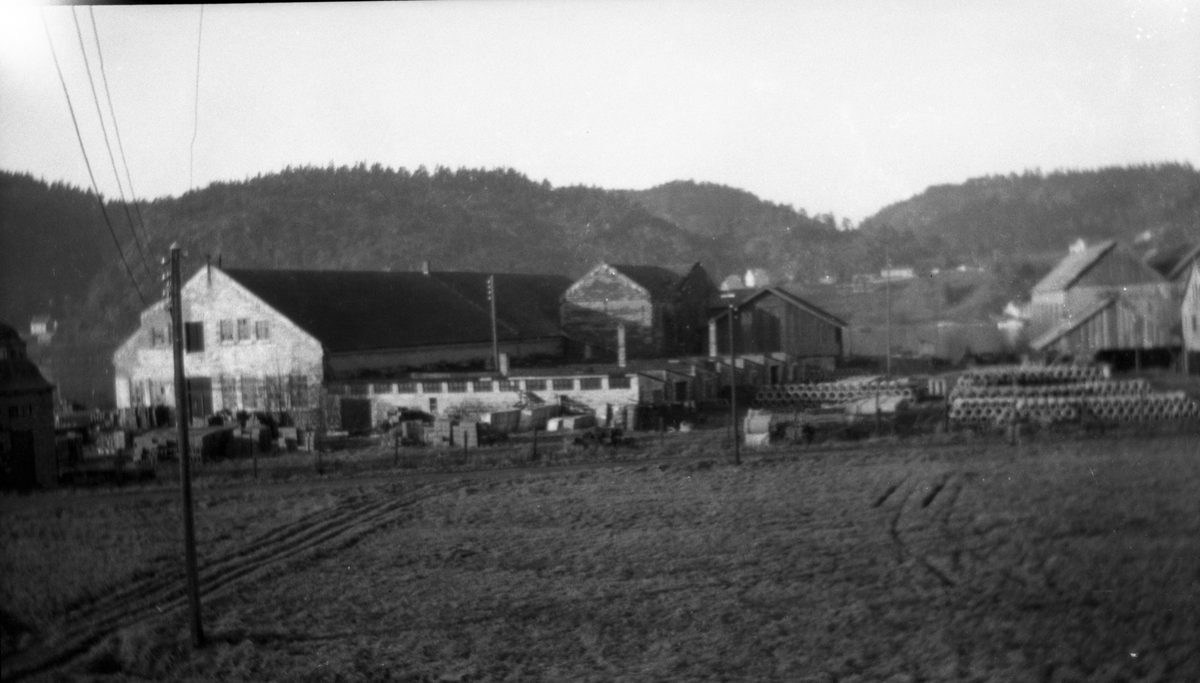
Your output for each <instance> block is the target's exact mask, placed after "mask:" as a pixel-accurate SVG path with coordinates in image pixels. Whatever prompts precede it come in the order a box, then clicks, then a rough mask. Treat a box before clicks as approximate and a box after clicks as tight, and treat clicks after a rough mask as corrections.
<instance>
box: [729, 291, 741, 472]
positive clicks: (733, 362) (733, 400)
mask: <svg viewBox="0 0 1200 683" xmlns="http://www.w3.org/2000/svg"><path fill="white" fill-rule="evenodd" d="M736 312H737V305H736V304H735V303H734V302H732V301H731V302H729V419H730V421H731V422H732V423H733V464H735V465H740V464H742V452H741V449H740V448H739V444H738V426H737V357H736V356H735V354H734V350H733V315H734V313H736Z"/></svg>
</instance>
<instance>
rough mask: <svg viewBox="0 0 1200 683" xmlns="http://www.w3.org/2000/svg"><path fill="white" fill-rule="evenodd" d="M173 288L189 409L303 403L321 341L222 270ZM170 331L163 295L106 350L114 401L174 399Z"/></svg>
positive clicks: (316, 370) (315, 373)
mask: <svg viewBox="0 0 1200 683" xmlns="http://www.w3.org/2000/svg"><path fill="white" fill-rule="evenodd" d="M181 296H182V302H183V320H184V330H185V335H184V361H183V362H184V373H185V374H186V376H187V378H188V388H189V394H190V397H191V403H192V405H191V406H190V407H191V413H192V414H193V415H198V416H199V415H208V414H211V413H213V412H214V411H217V410H222V409H227V410H231V411H236V410H241V409H248V410H254V409H258V408H268V407H274V406H273V405H272V404H278V403H280V402H282V403H283V405H285V406H286V405H291V404H292V403H305V402H304V399H305V398H306V396H307V394H308V393H309V392H310V387H314V388H315V387H319V386H320V385H321V383H322V381H323V378H324V367H323V360H324V349H323V347H322V344H321V342H320V341H319V340H318V339H317V338H316V337H315V336H314V335H313V334H312V333H310V332H308V331H306V330H305V329H303V328H302V327H300V326H299V325H297V324H296V323H295V322H293V321H292V320H291V319H289V318H288V317H287V316H286V315H283V314H282V313H280V312H279V311H278V310H276V309H275V308H272V307H271V306H270V305H268V304H267V303H266V302H264V301H263V300H262V299H261V298H260V297H259V296H257V295H256V294H255V293H254V292H252V291H250V290H249V289H247V288H246V287H245V286H244V285H242V284H241V283H239V282H238V281H237V280H236V279H234V278H233V277H230V276H229V275H228V274H227V273H226V272H225V271H223V270H221V269H219V268H211V269H210V268H205V269H202V270H200V271H199V272H197V273H196V274H195V275H193V276H192V277H191V279H189V280H188V281H187V282H185V283H184V285H183V287H182V290H181ZM171 334H172V330H171V317H170V314H169V312H168V311H167V305H166V302H164V301H160V302H158V303H156V304H154V305H152V306H151V307H150V308H148V309H146V310H145V311H143V312H142V315H141V324H140V325H139V326H138V329H137V331H136V332H134V333H133V334H132V335H131V336H130V337H129V338H128V339H126V340H125V342H124V343H122V344H121V346H119V347H118V348H117V351H116V353H114V354H113V365H114V368H115V379H114V381H115V388H116V397H117V407H118V408H133V407H139V406H156V405H166V406H174V405H175V389H174V386H175V381H174V377H175V370H174V363H173V360H172V356H171V348H172V347H171ZM289 399H291V400H289ZM306 405H307V403H305V406H306ZM297 407H301V406H297Z"/></svg>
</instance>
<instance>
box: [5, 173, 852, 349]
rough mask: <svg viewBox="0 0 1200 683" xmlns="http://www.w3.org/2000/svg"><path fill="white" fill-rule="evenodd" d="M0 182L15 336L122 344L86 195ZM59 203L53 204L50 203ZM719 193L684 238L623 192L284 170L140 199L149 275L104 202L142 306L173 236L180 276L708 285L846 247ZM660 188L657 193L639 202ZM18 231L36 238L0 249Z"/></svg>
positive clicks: (109, 275) (512, 176) (125, 316)
mask: <svg viewBox="0 0 1200 683" xmlns="http://www.w3.org/2000/svg"><path fill="white" fill-rule="evenodd" d="M689 186H691V185H690V184H681V185H680V187H685V188H686V187H689ZM0 187H2V188H3V189H2V191H3V193H4V194H3V196H4V199H5V202H4V206H5V208H4V235H5V237H4V240H5V245H4V246H5V249H4V251H5V263H4V266H5V268H4V270H5V279H6V283H7V282H8V281H10V280H11V281H12V282H13V283H16V286H15V287H14V288H13V289H12V290H11V292H12V293H11V294H5V295H4V297H3V298H2V299H0V318H4V319H10V320H12V321H13V324H16V325H18V326H23V325H24V324H25V323H26V322H27V321H28V318H29V316H30V315H33V314H35V313H39V312H51V313H53V314H55V315H56V316H57V317H59V318H60V319H61V320H63V322H64V323H67V330H66V331H67V332H75V333H79V334H81V336H82V337H83V338H89V339H95V340H111V339H114V338H119V337H121V336H123V335H125V334H128V332H129V331H130V330H131V329H132V327H133V325H134V324H135V323H136V315H137V311H138V310H140V309H141V308H142V304H141V301H140V299H139V298H138V296H137V294H136V293H135V292H134V291H133V288H132V286H131V285H130V283H129V278H128V276H127V275H126V273H125V272H124V269H123V266H121V264H120V260H119V258H118V256H117V251H116V248H115V246H114V245H113V244H112V238H111V237H109V235H108V232H107V228H106V227H105V224H104V222H103V220H102V219H101V217H100V215H99V211H98V210H96V209H95V206H96V204H95V201H94V198H93V197H92V196H91V195H88V194H85V193H84V192H81V191H79V190H77V189H73V188H68V187H65V186H61V185H55V186H52V187H51V186H46V185H45V184H44V183H41V182H40V181H37V180H35V179H33V178H31V177H29V176H27V175H17V174H12V173H0ZM656 192H657V194H656V195H655V193H656ZM48 193H49V194H53V193H58V194H57V195H54V196H56V197H58V199H55V200H53V201H51V200H46V199H44V198H43V197H42V195H46V194H48ZM64 193H65V194H66V195H69V196H68V197H67V198H66V199H64V198H63V197H59V195H63V194H64ZM721 193H724V194H730V193H735V194H737V196H739V197H740V198H741V202H740V203H739V204H738V206H736V207H733V208H732V209H731V210H729V211H726V212H725V213H724V214H722V215H723V216H724V217H725V219H726V222H725V224H724V225H721V226H717V227H715V228H714V227H709V226H700V225H697V224H695V222H694V221H685V223H686V228H685V227H682V226H681V225H680V224H678V223H676V222H675V221H673V220H671V219H670V217H669V216H666V215H663V214H664V213H666V212H661V211H657V210H656V208H655V207H656V204H654V203H653V202H650V201H649V200H647V201H646V203H643V202H642V201H639V197H637V196H635V195H634V194H631V193H628V192H622V191H616V190H604V189H599V188H591V187H578V186H574V187H559V188H555V187H553V186H551V185H550V184H549V183H548V182H544V181H543V182H540V183H539V182H535V181H533V180H530V179H529V178H527V177H526V176H524V175H522V174H520V173H518V172H516V171H513V170H509V169H497V170H473V169H460V170H457V171H452V170H449V169H445V168H438V169H436V170H434V171H433V172H429V171H427V170H426V169H424V168H419V169H417V170H416V171H411V172H410V171H408V170H406V169H391V168H385V167H382V166H380V165H375V166H372V167H367V166H366V165H362V164H360V165H358V166H355V167H341V168H333V167H328V168H314V167H302V168H289V169H287V170H284V171H282V172H280V173H271V174H267V175H261V176H258V177H255V178H252V179H247V180H244V181H238V182H222V183H214V184H212V185H210V186H208V187H206V188H204V189H201V190H196V191H192V192H188V193H186V194H184V195H183V196H181V197H177V198H164V199H159V200H155V201H152V202H149V203H142V204H140V205H139V206H138V207H137V211H135V212H133V218H134V222H135V223H138V220H137V219H138V216H139V215H140V217H141V218H142V219H144V222H145V232H146V235H147V236H148V243H149V247H148V249H146V251H147V252H148V256H149V262H150V264H151V267H150V268H149V269H148V268H146V267H145V266H144V265H143V264H142V263H141V262H140V254H139V253H138V251H137V246H136V245H135V244H134V242H133V237H132V233H131V231H130V229H129V226H128V222H127V219H126V216H125V214H124V211H123V207H120V206H119V205H118V204H114V203H111V202H110V203H109V204H108V213H109V216H110V218H112V219H113V222H114V225H115V228H116V231H117V236H118V238H119V239H120V241H121V243H122V247H123V250H124V252H125V254H126V256H127V258H128V259H129V261H130V265H131V268H132V270H133V271H134V273H135V275H136V276H137V280H138V282H139V285H140V287H141V289H142V292H143V294H144V295H145V296H146V297H147V298H153V297H155V296H157V292H158V290H159V289H160V287H159V285H158V284H157V278H158V274H157V273H150V272H149V271H150V270H157V269H158V266H157V265H155V264H157V262H158V260H159V259H160V258H161V257H162V256H163V255H164V254H165V253H166V250H167V249H168V247H169V245H170V244H171V242H173V241H178V242H179V243H180V245H181V246H182V247H183V248H184V250H185V251H186V252H187V253H188V255H189V263H188V266H187V268H189V269H195V268H196V267H198V266H199V265H201V264H203V263H204V261H205V257H206V255H211V256H212V257H213V258H214V259H215V258H216V257H217V255H220V257H221V259H222V261H223V264H224V265H225V266H226V267H239V268H314V269H315V268H341V269H394V270H413V269H416V268H418V267H419V266H420V263H421V262H422V261H430V262H431V263H432V264H433V267H434V268H436V269H444V270H450V269H460V270H496V271H511V272H546V273H562V274H565V275H569V276H576V275H580V274H582V273H583V272H584V271H585V270H587V269H588V268H590V267H591V266H593V265H595V264H596V263H597V262H599V261H600V260H609V261H612V262H617V263H634V264H637V263H645V264H664V265H685V264H690V263H693V262H696V261H700V262H702V263H704V264H705V266H706V267H707V268H708V269H709V270H710V272H711V273H712V275H713V277H714V278H718V279H719V278H721V277H723V276H724V275H727V274H729V273H731V272H741V271H744V270H745V269H746V268H748V267H750V266H755V267H767V268H769V269H771V270H772V271H776V272H789V273H790V272H794V271H796V270H809V269H811V268H812V267H813V265H814V264H816V263H819V259H820V258H821V254H827V252H828V250H825V249H824V248H823V247H822V245H827V244H832V242H834V241H838V240H843V241H844V240H845V239H846V236H844V235H839V234H838V233H837V231H836V230H834V228H833V226H832V218H830V219H829V220H830V224H828V225H827V224H825V223H822V222H820V221H818V220H813V219H809V218H807V217H806V216H804V215H803V214H798V213H796V212H794V211H792V210H791V209H787V208H782V207H777V206H774V205H768V204H766V203H764V202H760V201H759V200H757V199H756V198H754V197H753V195H750V194H748V193H744V192H741V191H738V190H731V189H730V188H722V187H720V186H703V190H702V191H701V192H700V193H699V194H700V195H707V194H721ZM669 194H671V190H670V189H669V188H668V189H662V190H651V191H648V193H647V195H646V196H647V197H649V196H651V195H655V196H657V197H659V198H660V199H661V198H664V197H667V196H668V195H669ZM693 194H695V193H693ZM89 203H90V204H89ZM647 204H648V205H647ZM89 206H90V207H91V208H90V209H89ZM764 207H765V208H764ZM89 211H90V212H91V213H89ZM81 212H82V213H81ZM701 213H702V214H703V213H706V212H701ZM93 214H94V215H93ZM30 226H34V227H35V228H36V229H34V228H31V227H30ZM45 226H52V228H46V227H45ZM138 229H139V230H140V225H139V226H138ZM28 234H37V235H39V236H40V237H38V239H36V240H34V239H24V238H23V239H21V240H11V239H10V236H12V235H28ZM101 238H102V239H101ZM103 240H107V241H108V242H107V243H105V242H104V241H103ZM10 247H11V248H10ZM67 263H69V264H70V265H71V273H73V274H74V276H75V277H74V279H73V280H72V281H71V283H70V286H64V287H60V289H62V290H63V292H62V296H60V297H59V298H58V299H57V300H56V301H54V302H49V301H47V299H46V297H45V296H44V294H43V292H45V291H46V288H45V287H44V285H45V284H46V282H47V281H48V278H49V277H50V276H49V275H48V273H49V272H51V271H53V270H54V269H55V268H61V264H67ZM6 290H9V288H8V287H6ZM47 308H49V311H47ZM72 323H74V324H72Z"/></svg>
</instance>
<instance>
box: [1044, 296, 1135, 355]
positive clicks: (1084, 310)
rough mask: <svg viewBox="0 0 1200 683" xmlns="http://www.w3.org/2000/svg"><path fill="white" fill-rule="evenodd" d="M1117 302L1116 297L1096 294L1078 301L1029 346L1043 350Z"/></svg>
mask: <svg viewBox="0 0 1200 683" xmlns="http://www.w3.org/2000/svg"><path fill="white" fill-rule="evenodd" d="M1114 302H1116V297H1113V296H1103V295H1094V296H1090V297H1087V298H1086V299H1084V300H1082V301H1080V302H1078V303H1077V304H1075V305H1074V306H1072V307H1070V308H1069V309H1067V311H1066V317H1064V318H1063V319H1062V320H1060V321H1058V323H1056V324H1055V325H1054V326H1053V327H1051V328H1050V329H1048V330H1046V331H1045V332H1043V333H1042V334H1041V335H1040V336H1038V338H1037V339H1034V340H1033V341H1032V342H1030V344H1029V346H1030V347H1031V348H1032V349H1033V350H1034V351H1041V350H1042V349H1044V348H1046V347H1047V346H1049V345H1051V344H1053V343H1054V342H1056V341H1058V340H1059V339H1061V338H1063V337H1064V336H1066V335H1068V334H1070V333H1071V331H1072V330H1074V329H1075V328H1077V327H1079V326H1080V325H1082V324H1084V323H1085V322H1087V321H1088V320H1090V319H1091V318H1092V317H1093V316H1095V315H1096V314H1097V313H1099V312H1100V311H1103V310H1104V309H1106V308H1108V307H1109V306H1111V305H1112V304H1113V303H1114Z"/></svg>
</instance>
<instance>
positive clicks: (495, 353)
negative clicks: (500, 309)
mask: <svg viewBox="0 0 1200 683" xmlns="http://www.w3.org/2000/svg"><path fill="white" fill-rule="evenodd" d="M487 286H488V302H489V303H491V305H492V369H493V370H495V371H496V372H500V340H499V337H498V336H497V334H496V276H495V275H489V276H488V285H487Z"/></svg>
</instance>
